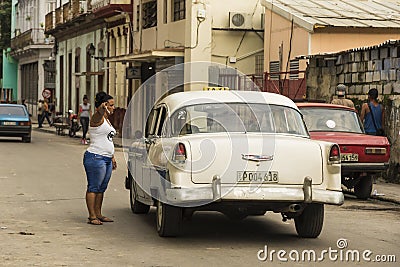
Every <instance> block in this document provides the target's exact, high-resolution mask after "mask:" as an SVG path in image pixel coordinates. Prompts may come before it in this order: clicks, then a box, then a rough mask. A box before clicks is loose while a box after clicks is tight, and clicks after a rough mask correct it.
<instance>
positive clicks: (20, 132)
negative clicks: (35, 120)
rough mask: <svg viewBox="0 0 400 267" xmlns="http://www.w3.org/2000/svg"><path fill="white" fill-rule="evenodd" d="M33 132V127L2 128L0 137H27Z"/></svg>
mask: <svg viewBox="0 0 400 267" xmlns="http://www.w3.org/2000/svg"><path fill="white" fill-rule="evenodd" d="M31 132H32V127H31V126H0V136H8V137H15V136H27V135H30V134H31Z"/></svg>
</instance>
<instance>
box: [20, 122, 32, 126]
mask: <svg viewBox="0 0 400 267" xmlns="http://www.w3.org/2000/svg"><path fill="white" fill-rule="evenodd" d="M19 125H21V126H29V125H31V122H30V121H23V122H20V123H19Z"/></svg>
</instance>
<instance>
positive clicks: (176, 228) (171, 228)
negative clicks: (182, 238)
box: [156, 201, 182, 237]
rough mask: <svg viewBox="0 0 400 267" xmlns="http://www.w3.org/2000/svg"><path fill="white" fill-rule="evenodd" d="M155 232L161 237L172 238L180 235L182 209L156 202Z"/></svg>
mask: <svg viewBox="0 0 400 267" xmlns="http://www.w3.org/2000/svg"><path fill="white" fill-rule="evenodd" d="M156 219H157V232H158V235H159V236H162V237H174V236H177V235H179V234H180V231H181V224H182V209H181V208H179V207H174V206H170V205H168V204H165V203H162V202H161V201H157V216H156Z"/></svg>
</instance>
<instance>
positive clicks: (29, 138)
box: [22, 136, 31, 143]
mask: <svg viewBox="0 0 400 267" xmlns="http://www.w3.org/2000/svg"><path fill="white" fill-rule="evenodd" d="M22 142H24V143H30V142H31V136H23V137H22Z"/></svg>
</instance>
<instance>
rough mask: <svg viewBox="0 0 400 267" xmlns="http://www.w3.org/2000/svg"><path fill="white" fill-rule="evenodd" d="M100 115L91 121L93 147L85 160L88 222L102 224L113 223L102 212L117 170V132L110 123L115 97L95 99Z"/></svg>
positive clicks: (97, 112)
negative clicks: (115, 156)
mask: <svg viewBox="0 0 400 267" xmlns="http://www.w3.org/2000/svg"><path fill="white" fill-rule="evenodd" d="M95 107H96V112H95V113H94V114H93V116H92V118H91V120H90V127H89V134H90V145H89V147H88V149H87V150H86V152H85V154H84V157H83V165H84V167H85V171H86V177H87V190H86V205H87V208H88V212H89V217H88V220H89V221H88V223H89V224H93V225H101V224H103V222H113V220H112V219H110V218H108V217H106V216H104V215H103V214H102V212H101V208H102V205H103V197H104V192H105V191H106V189H107V186H108V182H109V181H110V178H111V172H112V170H115V169H116V168H117V163H116V161H115V158H114V143H113V137H114V136H115V133H116V131H115V129H114V127H113V126H112V125H111V123H110V121H109V120H108V116H109V115H111V114H112V113H113V112H114V99H113V97H112V96H110V95H108V94H106V93H104V92H99V93H97V94H96V100H95Z"/></svg>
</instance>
